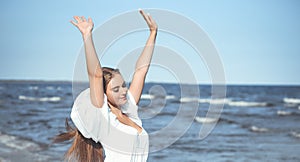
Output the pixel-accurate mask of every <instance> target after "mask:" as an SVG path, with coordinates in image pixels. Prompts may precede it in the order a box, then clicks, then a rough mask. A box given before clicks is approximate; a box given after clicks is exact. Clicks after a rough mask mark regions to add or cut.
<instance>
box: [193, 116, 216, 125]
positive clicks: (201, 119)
mask: <svg viewBox="0 0 300 162" xmlns="http://www.w3.org/2000/svg"><path fill="white" fill-rule="evenodd" d="M195 120H196V121H197V122H198V123H216V122H218V119H216V118H207V117H199V116H196V117H195Z"/></svg>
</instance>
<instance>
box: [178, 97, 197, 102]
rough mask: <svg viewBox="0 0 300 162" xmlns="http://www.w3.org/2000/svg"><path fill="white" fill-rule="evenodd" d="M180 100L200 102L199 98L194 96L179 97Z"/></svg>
mask: <svg viewBox="0 0 300 162" xmlns="http://www.w3.org/2000/svg"><path fill="white" fill-rule="evenodd" d="M179 101H180V102H199V98H194V97H182V98H180V99H179Z"/></svg>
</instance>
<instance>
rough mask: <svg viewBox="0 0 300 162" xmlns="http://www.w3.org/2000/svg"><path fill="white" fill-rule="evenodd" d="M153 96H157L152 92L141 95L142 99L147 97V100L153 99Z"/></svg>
mask: <svg viewBox="0 0 300 162" xmlns="http://www.w3.org/2000/svg"><path fill="white" fill-rule="evenodd" d="M153 98H155V96H154V95H150V94H142V96H141V99H145V100H152V99H153Z"/></svg>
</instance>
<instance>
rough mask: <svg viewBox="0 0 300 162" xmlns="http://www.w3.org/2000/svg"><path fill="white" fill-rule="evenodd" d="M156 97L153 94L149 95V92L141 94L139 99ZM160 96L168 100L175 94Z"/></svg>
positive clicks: (173, 97)
mask: <svg viewBox="0 0 300 162" xmlns="http://www.w3.org/2000/svg"><path fill="white" fill-rule="evenodd" d="M154 98H156V96H155V95H151V94H142V96H141V99H144V100H152V99H154ZM161 98H165V99H166V100H170V99H175V98H176V96H174V95H167V96H161Z"/></svg>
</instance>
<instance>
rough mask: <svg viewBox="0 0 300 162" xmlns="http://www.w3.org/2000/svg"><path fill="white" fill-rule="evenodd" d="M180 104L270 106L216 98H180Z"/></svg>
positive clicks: (265, 103)
mask: <svg viewBox="0 0 300 162" xmlns="http://www.w3.org/2000/svg"><path fill="white" fill-rule="evenodd" d="M179 101H180V102H183V103H184V102H199V103H209V104H215V105H218V104H226V105H229V106H236V107H254V106H258V107H263V106H270V105H271V104H269V103H267V102H248V101H232V100H231V99H227V98H216V99H210V98H205V99H199V98H193V97H183V98H180V100H179Z"/></svg>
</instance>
